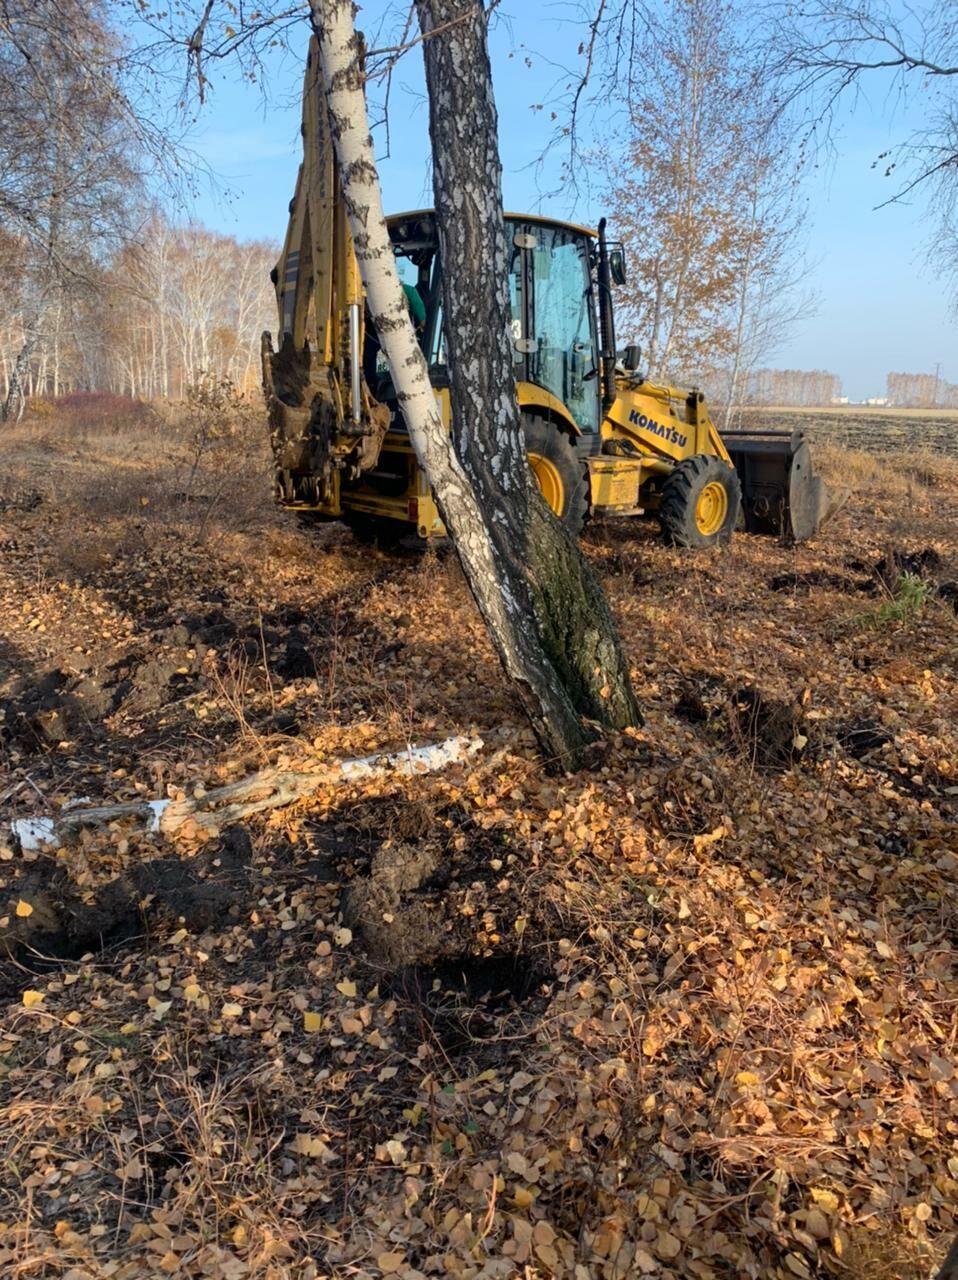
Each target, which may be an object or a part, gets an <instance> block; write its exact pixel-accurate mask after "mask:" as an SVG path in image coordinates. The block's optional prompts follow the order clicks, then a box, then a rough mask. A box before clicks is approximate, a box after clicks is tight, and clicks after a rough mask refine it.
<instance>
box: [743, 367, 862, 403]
mask: <svg viewBox="0 0 958 1280" xmlns="http://www.w3.org/2000/svg"><path fill="white" fill-rule="evenodd" d="M841 395H842V380H841V378H840V377H839V376H838V374H837V373H826V372H825V371H824V370H823V369H755V370H754V371H753V372H752V373H751V374H750V376H749V379H748V384H747V387H746V394H745V402H746V403H747V404H787V405H795V406H796V407H800V408H807V407H808V408H810V407H812V406H815V405H827V404H834V403H835V402H836V401H837V400H840V399H841Z"/></svg>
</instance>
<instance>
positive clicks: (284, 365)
mask: <svg viewBox="0 0 958 1280" xmlns="http://www.w3.org/2000/svg"><path fill="white" fill-rule="evenodd" d="M302 135H303V163H302V164H301V165H300V168H299V174H298V177H297V179H296V190H295V193H294V195H293V199H292V202H291V203H290V217H289V224H288V226H287V229H286V240H285V243H284V245H283V252H282V254H281V256H280V259H279V262H278V263H277V264H276V266H275V267H274V269H273V274H272V279H273V283H274V285H275V287H276V301H277V310H278V316H279V325H280V332H279V349H278V350H276V351H274V349H273V344H272V338H271V336H270V335H269V334H264V335H263V387H264V391H265V394H266V400H267V405H268V408H269V418H270V439H271V443H272V446H273V455H274V460H275V463H276V481H277V496H278V497H279V499H280V501H282V502H284V503H286V504H288V505H294V506H295V505H300V504H302V505H305V506H313V505H325V506H331V507H332V508H334V509H338V507H339V494H340V488H341V484H342V481H343V480H344V479H346V480H349V479H354V478H355V477H356V476H358V475H359V474H361V473H362V472H363V471H365V470H368V469H369V468H371V467H373V466H374V465H375V463H376V460H377V458H378V456H379V450H380V448H381V446H382V440H383V436H384V435H385V433H386V429H387V427H388V425H389V419H390V413H389V410H388V409H386V408H385V407H384V406H382V405H380V404H378V403H377V402H376V401H375V400H374V399H373V397H372V396H371V395H370V392H369V388H368V387H367V386H366V383H365V380H364V378H363V345H364V341H365V315H364V303H363V286H362V279H361V277H360V273H359V265H358V263H357V261H356V254H355V251H354V248H353V240H352V236H351V234H350V230H349V224H348V221H347V217H346V206H345V203H344V201H343V199H342V195H341V189H340V179H339V171H338V166H337V161H336V155H335V151H334V148H333V140H332V137H331V135H330V129H329V113H328V110H327V107H326V101H325V97H324V94H323V91H322V85H321V83H320V78H319V55H318V49H317V45H316V40H315V38H313V40H312V41H311V42H310V48H309V56H308V58H307V62H306V76H305V80H304V83H303V123H302Z"/></svg>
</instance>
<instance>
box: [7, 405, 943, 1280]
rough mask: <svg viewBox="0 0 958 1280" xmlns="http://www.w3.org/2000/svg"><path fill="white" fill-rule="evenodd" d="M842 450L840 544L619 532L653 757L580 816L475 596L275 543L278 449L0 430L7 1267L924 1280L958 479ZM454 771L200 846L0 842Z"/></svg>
mask: <svg viewBox="0 0 958 1280" xmlns="http://www.w3.org/2000/svg"><path fill="white" fill-rule="evenodd" d="M797 416H801V419H802V422H803V424H804V423H806V422H807V421H808V418H809V417H812V416H814V415H804V414H803V415H791V417H790V419H789V420H790V421H792V420H795V419H796V417H797ZM875 417H876V420H877V419H878V415H875ZM881 420H882V421H883V422H887V426H888V430H889V431H894V432H900V431H902V430H904V427H902V425H901V424H902V423H904V422H907V421H910V422H912V423H916V422H917V423H921V424H922V429H924V425H925V421H926V420H925V419H923V418H908V419H906V418H902V417H901V416H900V415H896V416H895V417H894V419H892V420H890V421H887V420H886V418H885V416H884V415H882V417H881ZM776 421H779V419H776ZM850 421H851V419H849V420H845V419H844V418H842V417H841V416H840V415H838V414H834V415H832V414H829V415H826V420H825V421H823V422H822V423H821V424H819V423H818V421H817V420H816V421H815V422H814V423H813V424H812V426H813V430H814V431H815V432H816V433H817V432H818V431H819V427H821V433H822V434H823V435H825V436H827V437H828V440H827V443H824V444H823V445H822V446H821V447H820V448H819V449H817V451H816V456H817V457H818V459H819V462H820V464H821V466H822V467H823V469H824V470H825V471H826V473H827V474H828V475H829V476H830V477H831V478H832V479H833V480H834V481H838V482H840V483H841V484H842V485H843V486H844V487H845V488H847V490H848V494H847V499H846V502H845V504H844V506H843V507H842V509H841V510H840V511H839V513H838V515H837V516H836V517H835V518H834V520H833V521H832V523H831V524H830V525H829V526H828V527H827V528H826V529H825V530H823V531H822V533H821V535H820V536H819V537H818V538H817V539H816V540H815V541H814V542H813V543H811V544H809V545H806V546H802V547H798V548H789V547H785V546H782V545H780V544H778V543H777V542H776V541H774V540H770V539H759V538H749V537H746V536H738V535H737V536H736V537H735V538H734V540H733V544H732V546H731V547H730V548H728V549H727V550H724V551H715V552H707V553H702V552H692V553H686V552H682V551H678V550H674V549H670V548H668V547H665V546H663V545H662V544H661V542H660V541H659V540H658V538H657V537H656V533H655V529H654V527H652V526H650V525H647V524H644V523H634V522H633V523H630V522H625V523H618V524H608V525H600V524H597V525H594V526H592V527H591V528H590V529H589V531H588V533H587V535H586V539H585V547H586V552H587V554H588V556H589V558H590V560H591V561H592V563H593V565H594V567H595V569H596V571H597V572H598V574H599V575H600V577H601V579H602V581H603V584H604V586H605V589H606V591H607V594H608V597H609V599H610V602H611V605H612V607H613V610H614V612H615V615H616V618H617V621H618V626H619V629H620V633H621V636H622V638H623V642H624V644H625V647H626V651H627V654H628V656H629V659H630V662H631V667H632V673H633V679H634V682H635V686H636V690H637V692H638V695H639V697H640V700H641V702H642V705H643V708H644V712H645V717H646V720H645V724H644V726H643V727H642V728H641V729H638V730H636V731H634V732H631V733H628V734H624V735H622V736H621V737H612V738H610V740H609V741H607V742H606V743H605V744H604V745H603V747H602V749H601V752H600V755H599V757H598V758H597V762H596V768H595V769H594V770H593V771H591V772H583V773H581V774H578V775H575V776H565V777H563V776H554V775H550V774H548V773H547V772H546V770H545V769H544V767H543V762H542V761H541V759H540V758H539V756H538V755H537V753H536V751H535V749H534V745H533V743H532V740H531V737H530V734H529V732H528V729H527V728H526V726H525V724H524V723H523V721H522V717H521V714H520V711H519V708H518V706H517V703H516V700H515V698H514V696H513V694H512V691H511V689H510V688H509V686H508V685H507V684H506V683H505V681H504V680H503V678H502V675H501V673H500V670H499V668H498V665H497V663H496V661H495V659H494V656H493V653H492V651H491V649H490V646H489V644H488V641H487V639H486V636H485V633H484V630H483V627H482V625H481V622H480V619H479V618H478V616H477V613H476V610H475V608H474V606H473V604H472V602H471V599H470V597H469V595H468V593H467V591H466V590H465V587H464V584H463V581H462V577H461V574H460V571H459V569H458V566H457V563H456V561H455V559H454V558H453V557H452V556H451V555H450V554H447V553H443V552H439V551H430V552H429V553H427V554H426V555H415V554H405V555H387V554H384V553H380V552H378V551H369V550H364V549H363V548H361V547H359V546H358V545H356V544H355V543H354V542H353V541H352V539H351V537H350V536H349V534H348V533H347V532H346V531H345V530H344V529H343V528H341V527H339V526H336V525H331V526H328V527H326V528H323V529H321V530H320V531H319V532H318V533H316V532H308V531H304V530H301V529H299V528H298V527H297V525H296V523H295V522H294V521H293V520H291V519H289V518H287V517H285V516H283V515H281V514H280V513H278V512H276V511H275V510H274V508H273V507H272V505H271V503H270V501H269V498H268V467H267V458H266V450H265V446H264V444H263V440H262V436H261V434H260V428H259V425H258V414H257V412H255V411H254V412H252V413H251V414H250V415H249V416H248V420H246V421H241V422H239V423H238V424H237V427H236V430H235V431H234V432H232V433H228V432H227V433H223V432H217V433H215V434H210V433H208V432H207V433H206V435H205V436H203V439H202V441H201V445H202V447H200V448H197V447H196V446H197V424H196V423H195V422H189V421H186V422H184V421H178V420H169V419H162V420H161V419H159V418H156V417H155V416H154V415H152V414H147V415H145V416H143V417H141V418H140V419H138V420H137V421H126V420H123V419H116V420H113V419H110V420H108V421H102V422H96V421H92V422H91V421H87V422H78V421H74V420H63V419H61V418H58V417H57V416H56V415H52V416H49V417H48V418H46V419H45V420H43V421H34V422H32V423H26V424H24V425H23V426H21V427H18V428H16V429H13V430H7V431H6V434H5V435H4V437H3V440H2V445H0V447H2V452H3V468H2V471H0V634H2V640H0V805H2V809H3V813H2V825H0V936H2V937H3V938H4V939H5V951H4V956H3V960H2V963H0V1149H2V1163H0V1274H2V1275H3V1276H11V1277H13V1276H22V1277H48V1276H49V1277H61V1278H62V1280H68V1278H69V1280H99V1277H112V1278H113V1280H141V1278H144V1277H153V1276H170V1277H186V1278H190V1280H192V1278H193V1277H201V1276H202V1277H224V1278H229V1280H233V1278H236V1280H242V1278H246V1277H254V1278H262V1280H286V1278H287V1277H288V1278H290V1280H293V1278H295V1280H310V1278H313V1280H316V1278H318V1277H320V1276H335V1277H344V1278H345V1277H355V1278H361V1277H380V1276H397V1277H401V1278H402V1280H423V1277H447V1276H455V1277H469V1278H471V1280H493V1278H496V1277H502V1278H503V1280H511V1278H513V1277H516V1278H518V1277H522V1280H547V1278H549V1277H570V1280H591V1278H592V1277H596V1278H597V1280H633V1278H635V1280H642V1278H643V1277H656V1278H659V1277H661V1278H670V1277H671V1278H672V1280H679V1278H682V1280H684V1278H686V1277H696V1278H698V1280H709V1278H710V1277H714V1278H715V1280H720V1278H722V1277H753V1278H754V1280H770V1278H776V1280H795V1277H798V1278H799V1280H801V1278H802V1277H806V1278H807V1280H812V1277H826V1276H828V1277H836V1278H843V1280H925V1278H926V1277H928V1276H930V1275H931V1274H932V1271H933V1267H934V1265H935V1263H936V1261H939V1260H940V1259H941V1258H942V1257H943V1255H944V1252H945V1249H946V1247H947V1243H948V1241H949V1239H950V1237H951V1236H952V1235H953V1234H954V1233H955V1231H956V1229H958V1222H956V1214H958V1209H956V1206H958V1160H956V1157H955V1150H956V1138H958V1075H956V1070H955V1060H956V1042H958V998H956V986H955V978H956V973H955V950H954V948H955V941H956V933H955V928H956V920H958V886H956V870H958V852H956V851H958V825H956V819H958V615H956V611H955V606H956V600H958V585H956V584H958V461H955V460H953V459H952V458H949V457H945V456H944V454H945V452H946V450H945V449H944V448H943V446H941V445H940V444H939V446H938V447H937V448H936V449H934V450H923V451H921V452H920V453H916V452H914V451H912V450H911V449H909V450H908V451H907V452H905V453H898V454H888V455H887V456H883V457H877V456H876V455H875V453H873V452H848V451H847V450H844V449H842V448H840V447H839V443H840V442H836V441H834V440H833V439H832V438H831V436H830V435H829V432H830V431H831V430H832V425H831V424H832V423H833V422H835V423H839V424H840V425H841V424H844V426H848V425H849V422H850ZM869 421H871V418H869ZM934 422H935V425H936V427H938V426H939V425H940V427H941V430H942V432H944V431H945V428H946V426H947V423H945V421H944V420H942V422H941V423H940V424H939V423H938V420H937V419H935V420H934ZM949 422H951V423H952V425H953V426H955V425H958V422H956V421H955V420H954V419H950V420H949ZM201 434H202V433H201ZM869 443H870V445H874V439H870V441H869ZM888 447H889V448H890V447H891V446H890V445H889V446H888ZM882 452H884V450H882ZM452 732H467V733H478V734H480V735H481V736H482V737H483V739H484V740H485V743H486V746H485V748H484V751H483V753H482V754H481V755H480V756H479V757H478V761H477V763H476V764H475V765H474V766H472V767H470V768H469V769H462V768H459V769H451V770H449V771H448V772H447V773H445V774H437V775H434V776H430V777H421V778H417V779H412V780H408V781H405V782H397V781H395V780H393V781H385V782H384V781H378V782H367V783H352V784H350V785H348V786H340V787H339V788H335V787H333V786H327V787H324V788H322V789H321V790H320V791H319V792H318V794H317V795H316V796H315V797H314V798H313V799H311V800H309V801H301V802H299V803H298V804H296V805H294V806H292V807H289V808H284V809H277V810H274V811H273V812H272V813H269V814H262V815H259V816H257V817H255V818H253V819H250V820H248V821H246V822H245V823H244V824H242V825H241V826H239V827H231V828H228V829H225V830H224V831H222V832H221V833H220V835H219V836H218V837H215V838H212V839H207V840H203V839H202V833H200V832H194V833H193V834H192V835H190V833H189V832H188V831H187V832H186V833H184V835H183V838H181V839H179V840H177V841H175V842H174V841H161V840H160V838H159V837H155V836H143V835H137V834H135V833H133V832H131V831H129V830H126V829H123V828H122V827H120V826H115V827H114V828H111V829H109V830H107V831H105V832H99V833H96V834H94V833H92V832H87V833H85V834H84V835H83V836H82V837H81V838H79V839H78V840H77V841H76V842H75V843H71V844H68V845H66V846H65V847H63V848H61V849H56V850H48V851H46V852H42V853H31V852H29V851H27V852H24V851H23V850H21V848H20V847H19V845H18V844H17V843H16V842H15V841H13V840H12V839H11V838H10V836H9V826H8V825H7V824H8V820H9V819H11V818H14V817H24V816H27V815H33V814H37V813H49V812H57V811H59V810H61V809H62V807H63V806H64V805H65V804H66V803H67V802H68V801H70V800H74V799H76V798H78V797H83V798H85V802H86V803H100V802H107V801H109V802H116V801H125V800H133V799H137V798H139V799H161V798H164V797H171V796H172V797H178V796H185V795H194V794H201V793H202V791H203V790H204V789H208V788H211V787H214V786H217V785H220V784H222V783H225V782H228V781H231V780H234V779H238V778H241V777H244V776H245V775H247V774H249V773H251V772H253V771H255V770H258V769H261V768H264V767H266V766H268V765H276V764H279V765H282V766H283V767H284V768H286V769H292V770H307V771H309V770H316V769H317V768H321V767H322V766H323V765H324V764H325V763H326V762H328V761H330V760H336V759H340V758H344V757H350V756H356V755H364V754H367V753H369V752H373V751H375V750H377V749H379V748H395V747H401V746H402V745H404V744H406V743H407V742H417V743H424V742H432V741H437V740H439V739H440V738H443V737H445V736H446V735H447V734H449V733H452Z"/></svg>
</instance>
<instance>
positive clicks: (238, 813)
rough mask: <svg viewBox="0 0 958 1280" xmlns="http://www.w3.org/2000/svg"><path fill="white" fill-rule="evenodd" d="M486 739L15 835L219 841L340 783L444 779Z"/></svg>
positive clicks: (89, 815) (40, 841) (273, 778)
mask: <svg viewBox="0 0 958 1280" xmlns="http://www.w3.org/2000/svg"><path fill="white" fill-rule="evenodd" d="M482 746H483V742H482V739H481V738H465V737H455V738H447V739H446V740H445V742H438V743H435V744H433V745H431V746H425V747H408V748H407V749H406V750H405V751H396V752H379V753H377V754H376V755H371V756H363V757H361V758H359V759H357V760H341V761H338V762H336V763H335V764H332V765H326V766H324V767H322V768H321V769H317V770H316V771H315V772H311V773H307V772H305V771H301V770H290V769H262V770H260V771H259V772H258V773H254V774H252V775H251V776H250V777H248V778H242V779H240V781H239V782H230V783H227V785H226V786H222V787H214V788H213V790H211V791H206V792H201V793H200V794H198V795H193V796H190V797H188V798H186V799H183V800H142V801H131V802H128V803H124V804H109V805H97V806H93V807H91V808H86V809H82V808H79V807H76V808H71V807H65V808H64V809H62V810H61V811H60V813H58V814H56V815H44V816H39V817H33V818H18V819H16V820H15V821H14V822H13V823H12V824H11V827H12V833H13V835H14V837H15V838H16V839H17V840H18V841H19V843H20V847H21V849H24V850H26V851H27V852H30V851H35V850H39V849H43V848H51V847H52V848H60V847H62V846H63V845H66V844H70V843H71V842H74V841H75V840H76V838H77V836H78V835H79V833H80V832H81V831H84V830H95V829H97V828H102V827H107V826H110V825H111V824H112V823H115V822H120V823H128V824H129V829H130V830H131V831H134V832H143V833H145V834H148V835H149V834H159V835H162V836H166V837H168V838H170V839H175V838H176V836H177V835H183V834H187V833H188V834H189V835H191V836H193V837H194V838H195V836H196V835H198V834H199V835H201V836H203V837H205V838H206V839H212V838H215V837H216V836H218V835H219V833H220V831H221V830H222V829H223V828H224V827H229V826H232V825H233V824H235V823H237V822H242V821H243V820H244V819H246V818H249V817H251V816H252V815H253V814H255V813H261V812H262V811H263V810H264V809H277V808H281V807H283V806H284V805H289V804H293V803H295V801H297V800H302V799H304V798H305V797H306V796H311V795H314V794H315V793H316V792H317V791H320V790H321V789H322V788H323V787H327V786H331V785H333V786H334V785H336V784H338V783H340V782H355V781H358V780H360V779H363V778H376V777H383V776H384V775H386V774H390V773H393V774H396V775H397V776H399V777H412V776H415V775H416V774H420V773H436V772H437V771H438V770H440V769H445V768H446V767H447V765H451V764H459V763H462V762H464V761H466V760H469V759H471V758H472V757H473V756H475V755H476V754H477V752H479V751H480V750H481V749H482Z"/></svg>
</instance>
